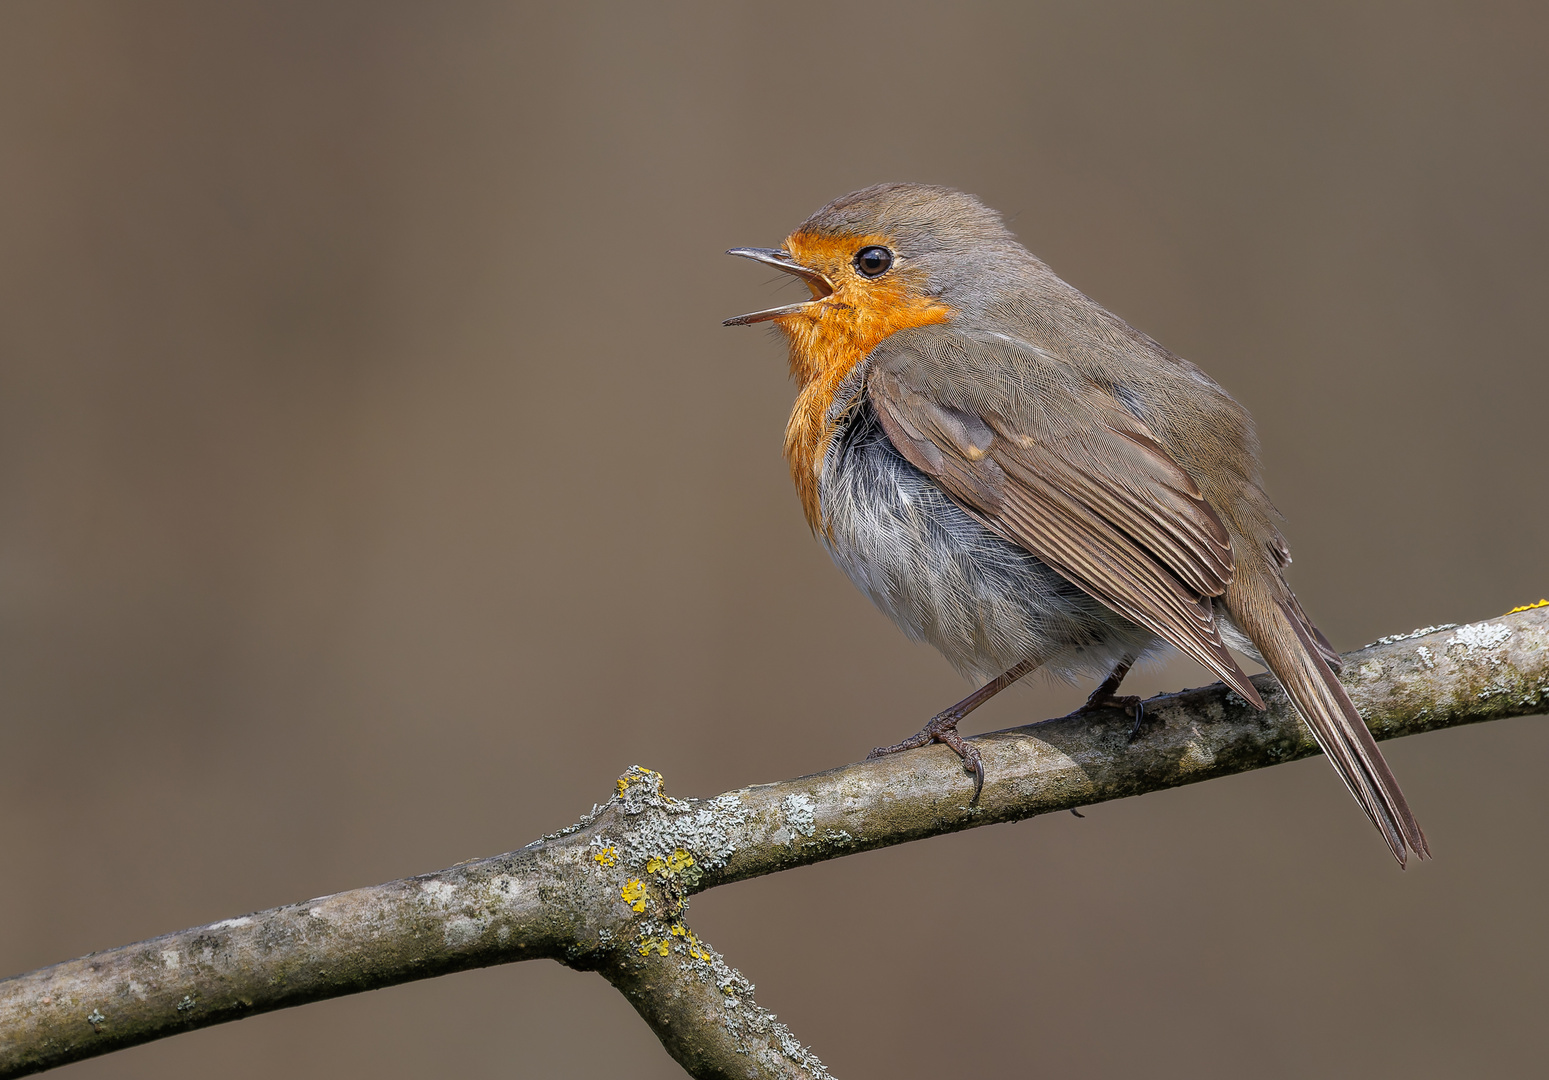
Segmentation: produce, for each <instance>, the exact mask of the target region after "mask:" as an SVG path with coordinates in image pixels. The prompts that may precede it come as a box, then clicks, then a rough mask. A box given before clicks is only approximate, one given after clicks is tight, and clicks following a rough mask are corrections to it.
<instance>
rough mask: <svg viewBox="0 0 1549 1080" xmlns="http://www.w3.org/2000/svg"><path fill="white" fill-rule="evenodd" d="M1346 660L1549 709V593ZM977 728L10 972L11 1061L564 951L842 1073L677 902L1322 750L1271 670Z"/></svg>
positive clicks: (1494, 705) (1432, 704)
mask: <svg viewBox="0 0 1549 1080" xmlns="http://www.w3.org/2000/svg"><path fill="white" fill-rule="evenodd" d="M1343 677H1344V681H1345V684H1346V686H1348V687H1349V689H1350V693H1351V697H1352V698H1353V699H1354V700H1355V703H1356V706H1357V707H1358V708H1359V709H1360V710H1361V714H1362V715H1363V716H1364V717H1366V720H1367V723H1368V724H1369V725H1370V726H1371V728H1372V731H1373V733H1374V734H1375V735H1376V736H1377V738H1379V739H1391V738H1397V737H1398V736H1401V735H1411V734H1416V733H1418V732H1422V731H1430V730H1433V729H1436V728H1442V727H1453V726H1457V725H1460V724H1469V723H1476V722H1479V721H1483V720H1495V719H1501V718H1504V717H1509V716H1525V715H1531V714H1534V713H1538V712H1542V711H1544V709H1545V708H1546V707H1549V606H1537V607H1534V608H1531V609H1526V610H1521V611H1518V612H1515V613H1513V614H1510V615H1507V616H1503V617H1502V618H1499V619H1495V620H1491V621H1489V622H1484V623H1475V624H1473V625H1470V626H1464V627H1451V626H1448V627H1441V628H1438V627H1431V628H1427V630H1426V631H1417V632H1416V633H1414V634H1407V635H1401V636H1399V637H1396V638H1385V639H1383V640H1382V641H1381V642H1378V643H1376V644H1374V645H1371V646H1368V647H1367V648H1365V649H1362V650H1360V651H1358V652H1355V653H1352V654H1350V655H1349V656H1348V657H1347V658H1346V666H1345V672H1344V676H1343ZM1255 683H1256V685H1257V686H1258V688H1259V691H1260V693H1261V694H1263V696H1264V700H1265V702H1266V703H1267V704H1268V706H1269V708H1268V711H1267V712H1264V713H1260V712H1257V711H1255V710H1254V709H1252V708H1251V707H1250V706H1248V704H1247V703H1246V702H1244V701H1243V700H1242V699H1241V698H1239V697H1237V695H1235V694H1233V693H1231V692H1230V691H1228V690H1226V689H1225V688H1224V687H1222V686H1220V685H1219V684H1216V685H1214V686H1210V687H1206V688H1204V689H1200V690H1188V691H1184V692H1182V693H1178V694H1170V695H1165V696H1162V697H1158V698H1153V699H1152V700H1151V701H1149V702H1147V704H1146V709H1147V715H1148V718H1149V719H1148V726H1147V728H1146V730H1145V733H1144V735H1143V737H1142V738H1141V739H1140V740H1139V741H1138V742H1136V743H1133V744H1131V743H1130V742H1129V741H1128V736H1129V721H1128V720H1127V719H1126V718H1123V717H1121V716H1120V715H1119V714H1118V713H1117V712H1114V713H1113V714H1112V715H1111V716H1110V715H1108V714H1106V713H1097V714H1093V715H1073V716H1070V717H1065V718H1062V719H1059V720H1050V721H1046V722H1045V723H1042V724H1034V725H1030V726H1027V727H1020V728H1013V729H1010V730H1007V731H1000V732H995V733H992V734H989V735H982V736H979V737H978V739H977V740H976V741H977V743H978V745H979V749H980V751H981V753H982V754H983V757H984V766H985V772H986V777H987V779H986V783H985V786H984V794H983V796H982V798H981V800H980V802H979V804H978V805H977V806H975V807H972V808H970V807H969V806H968V800H969V797H970V795H971V794H972V787H973V785H972V780H971V779H970V778H969V777H968V776H967V775H966V774H965V773H964V772H963V770H962V768H961V766H960V764H959V762H958V760H957V758H956V757H955V756H954V755H953V754H952V753H951V751H949V750H947V749H945V748H944V747H940V746H936V747H930V748H925V749H922V750H918V751H914V752H911V753H907V754H899V755H896V756H894V757H890V758H884V759H882V760H879V761H865V762H860V763H858V764H854V765H846V766H844V767H843V768H838V769H833V770H830V771H829V772H825V773H819V774H817V775H814V776H806V777H801V778H799V779H796V780H787V781H784V782H782V783H778V784H767V785H761V786H757V787H750V788H743V789H741V790H738V791H732V792H728V793H726V794H724V795H721V796H719V797H717V798H714V799H685V800H678V799H672V798H669V797H668V796H667V795H666V794H665V793H664V792H663V790H662V780H661V776H660V775H659V774H657V773H655V772H652V771H651V770H649V769H643V768H640V767H638V766H637V767H635V768H632V769H630V771H629V772H627V773H625V774H624V775H623V776H622V777H620V778H619V780H618V785H617V794H616V795H615V796H614V797H613V798H611V799H610V800H609V801H608V803H607V804H606V805H604V806H602V807H593V812H592V813H591V814H589V815H587V816H586V817H584V818H583V819H582V820H581V822H580V823H579V824H577V825H574V826H572V827H571V828H570V829H567V830H565V831H564V832H562V833H556V834H554V835H552V836H546V837H544V838H542V839H541V840H538V841H536V842H534V843H532V844H529V845H528V846H527V847H525V848H522V849H521V850H520V851H515V852H512V853H510V854H507V855H501V856H498V857H496V858H492V859H482V860H478V861H475V862H471V863H465V864H463V865H460V866H455V867H452V868H450V869H448V870H444V871H441V872H440V873H435V874H426V875H423V876H421V877H414V878H407V879H405V880H402V881H395V882H390V883H388V884H385V885H378V886H375V887H373V888H368V889H356V890H353V891H351V892H344V893H338V894H336V895H334V896H328V897H323V898H321V899H318V900H311V901H308V902H306V903H304V904H293V905H289V906H287V907H281V908H274V909H272V910H269V911H264V912H258V913H255V914H252V915H246V916H243V917H241V918H236V919H227V920H225V921H223V922H218V923H214V924H212V925H209V926H203V927H198V928H195V929H192V930H185V931H181V932H179V933H175V934H168V935H165V936H164V937H159V938H154V939H152V940H150V941H144V942H140V943H138V944H135V945H128V946H124V947H123V948H119V949H113V950H110V951H107V952H103V953H95V954H92V955H89V956H85V957H82V958H81V959H78V960H71V961H67V962H65V963H62V964H56V965H54V966H53V967H49V968H43V969H41V970H39V971H34V972H32V973H30V974H27V975H20V976H16V977H14V978H11V979H7V980H4V981H0V1077H11V1076H22V1075H26V1074H29V1073H33V1072H39V1071H42V1070H44V1069H49V1068H53V1067H55V1066H58V1065H63V1064H65V1063H67V1062H71V1061H78V1060H80V1059H82V1058H87V1057H93V1056H96V1055H98V1054H104V1053H108V1052H110V1051H113V1050H118V1049H122V1048H124V1047H128V1046H133V1045H136V1044H138V1043H143V1042H148V1041H150V1040H153V1039H159V1038H164V1037H166V1036H168V1035H173V1034H176V1033H178V1032H181V1031H189V1030H192V1029H194V1028H199V1027H205V1026H208V1025H210V1024H218V1023H223V1022H225V1021H227V1020H235V1019H239V1018H241V1017H244V1016H249V1015H253V1014H255V1013H259V1012H266V1011H269V1010H273V1009H283V1008H288V1007H290V1006H293V1005H301V1004H304V1003H306V1002H309V1001H319V1000H322V999H324V998H330V997H337V996H339V995H342V994H351V993H357V992H359V991H362V990H371V989H376V988H378V987H383V986H391V985H394V984H396V983H401V982H407V981H410V980H413V979H423V978H429V977H431V976H434V975H443V974H446V973H448V972H453V971H462V970H466V969H468V968H474V967H483V966H487V965H490V964H501V963H509V962H511V961H514V960H530V959H535V958H540V957H542V958H548V959H552V960H558V961H560V962H561V963H564V964H568V965H569V966H571V967H574V968H579V969H584V970H595V971H597V972H599V973H600V974H602V975H603V976H604V977H605V978H607V979H608V981H609V982H611V983H612V984H613V985H614V986H615V987H617V988H618V989H619V990H620V991H621V992H622V993H623V994H624V995H625V996H626V997H627V998H628V999H629V1001H630V1003H631V1004H633V1005H634V1006H635V1008H636V1009H637V1010H638V1011H639V1012H640V1014H641V1016H642V1017H643V1018H644V1019H645V1020H646V1022H647V1023H648V1024H650V1025H651V1028H652V1030H653V1031H655V1032H656V1034H657V1036H658V1037H659V1038H660V1039H661V1041H662V1043H663V1045H664V1046H665V1047H666V1048H667V1050H668V1052H669V1053H671V1054H672V1056H673V1057H674V1058H675V1059H676V1060H677V1061H678V1062H679V1063H681V1064H682V1065H683V1067H684V1068H685V1069H686V1070H688V1072H689V1073H690V1074H691V1075H693V1076H695V1077H701V1078H708V1077H733V1076H735V1077H739V1078H741V1077H805V1078H820V1077H826V1076H828V1073H827V1072H825V1071H824V1069H823V1066H822V1065H821V1063H820V1062H819V1061H818V1060H817V1058H815V1057H813V1056H812V1054H811V1053H810V1052H808V1051H807V1050H805V1049H804V1048H803V1047H802V1046H801V1044H800V1043H798V1042H797V1041H796V1039H795V1038H794V1037H792V1036H791V1034H790V1032H788V1031H787V1030H786V1029H785V1028H784V1027H783V1026H782V1025H781V1024H779V1023H778V1022H777V1021H776V1020H775V1019H774V1017H773V1016H771V1015H770V1014H768V1013H766V1012H765V1011H764V1010H763V1009H762V1008H761V1007H759V1006H758V1005H757V1004H756V1003H755V1001H754V1000H753V995H752V991H753V987H752V985H751V984H750V983H749V982H748V981H747V980H746V979H744V978H743V977H742V976H741V975H739V974H738V973H737V972H736V971H734V970H733V969H731V968H730V967H728V966H727V965H726V964H725V963H724V961H723V960H722V959H721V957H720V955H719V954H717V953H716V952H715V951H714V950H713V949H711V948H710V947H709V946H708V945H706V944H705V943H704V942H702V941H700V940H699V939H698V938H697V937H696V936H695V935H694V933H693V932H692V931H691V930H689V929H688V927H687V926H686V925H685V924H684V923H683V921H682V915H683V912H684V911H685V909H686V907H687V902H688V897H689V896H691V895H692V894H694V893H696V892H701V891H703V890H705V889H709V888H713V887H715V886H716V885H722V884H725V883H727V882H730V881H739V880H742V879H744V878H750V877H756V876H759V875H761V874H769V873H775V872H777V871H780V870H785V869H788V868H790V867H793V866H801V865H805V864H807V863H813V862H818V861H821V860H824V859H832V858H837V857H839V856H842V855H848V854H851V853H854V852H857V851H865V850H869V849H872V848H878V847H885V846H888V845H891V844H900V843H905V842H907V841H910V840H918V839H922V838H924V837H928V836H936V835H938V834H941V833H946V832H955V831H957V830H960V829H968V828H974V827H976V826H979V825H988V824H991V823H994V822H1002V821H1015V820H1019V819H1021V818H1026V817H1031V816H1033V815H1036V814H1046V813H1050V812H1052V811H1056V810H1066V809H1072V808H1075V807H1079V806H1085V805H1088V804H1091V803H1096V802H1102V801H1105V800H1108V799H1116V798H1122V797H1124V796H1127V795H1137V794H1140V793H1142V792H1146V791H1155V790H1160V789H1162V788H1168V787H1177V786H1179V785H1182V784H1191V783H1195V782H1198V781H1201V780H1209V779H1212V778H1214V777H1217V776H1225V775H1229V774H1231V773H1237V772H1245V771H1247V770H1249V769H1257V768H1262V767H1264V766H1267V765H1275V764H1279V763H1281V762H1285V761H1293V760H1296V759H1297V758H1302V757H1306V756H1308V755H1310V754H1314V753H1316V752H1317V747H1316V745H1315V744H1314V743H1313V741H1312V737H1311V735H1310V734H1309V733H1308V732H1307V730H1306V728H1305V727H1304V725H1303V724H1302V723H1301V721H1300V720H1299V719H1298V718H1297V716H1296V714H1295V711H1294V709H1293V708H1292V706H1291V704H1290V701H1289V700H1288V699H1287V698H1286V696H1285V694H1284V693H1283V692H1281V690H1280V688H1279V686H1278V685H1276V684H1275V682H1274V681H1273V679H1270V678H1269V677H1267V676H1260V677H1259V678H1257V679H1256V680H1255Z"/></svg>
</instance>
